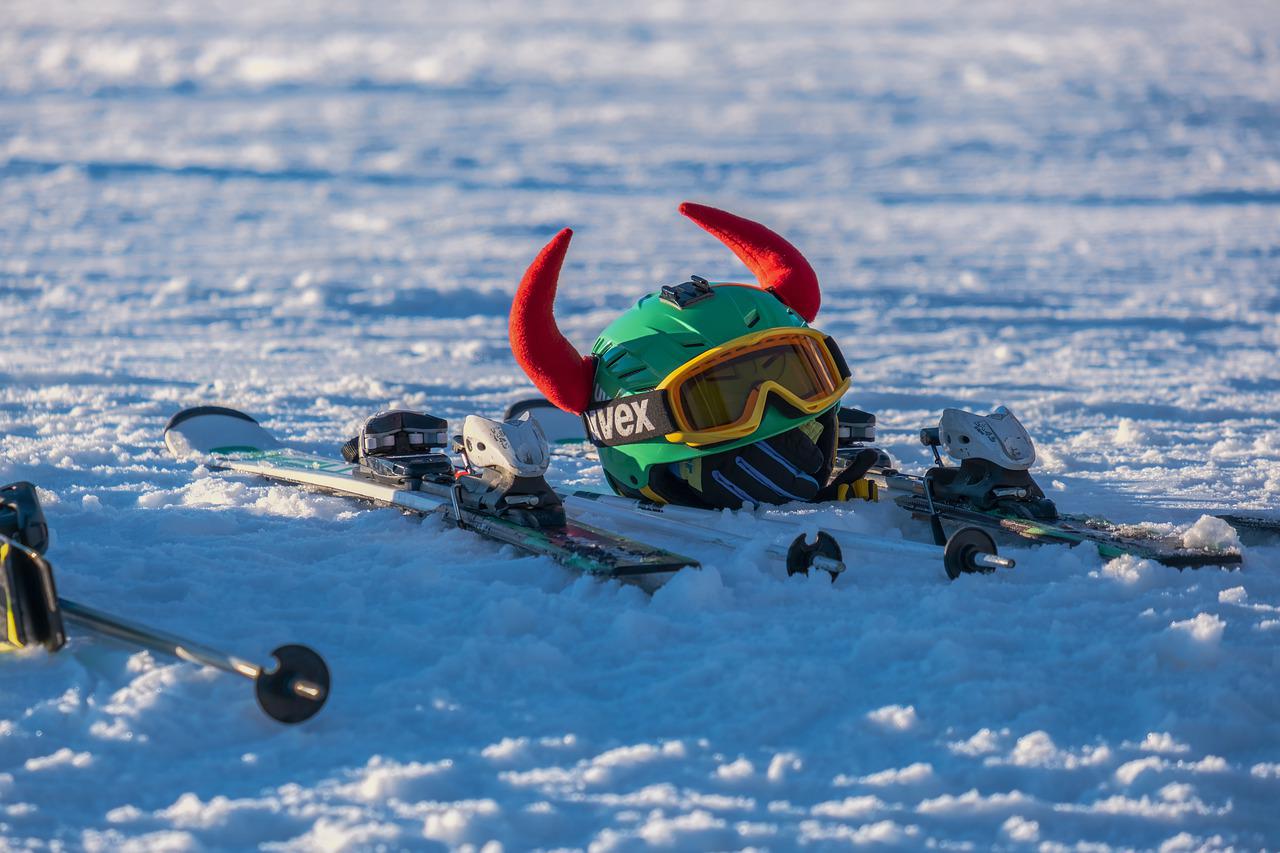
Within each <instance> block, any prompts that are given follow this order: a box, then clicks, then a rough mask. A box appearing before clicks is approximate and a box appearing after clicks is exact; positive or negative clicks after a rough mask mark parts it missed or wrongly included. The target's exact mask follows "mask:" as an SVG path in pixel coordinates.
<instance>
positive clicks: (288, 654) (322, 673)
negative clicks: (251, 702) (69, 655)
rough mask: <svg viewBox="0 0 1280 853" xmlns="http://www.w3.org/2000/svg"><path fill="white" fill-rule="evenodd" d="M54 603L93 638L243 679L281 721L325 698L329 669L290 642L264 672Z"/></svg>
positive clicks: (293, 719)
mask: <svg viewBox="0 0 1280 853" xmlns="http://www.w3.org/2000/svg"><path fill="white" fill-rule="evenodd" d="M58 605H59V608H60V609H61V611H62V615H63V616H64V617H65V618H66V619H67V621H70V622H75V623H77V624H79V625H82V626H84V627H85V628H89V629H90V630H93V631H96V632H98V633H99V634H104V635H106V636H108V637H114V638H115V639H118V640H124V641H125V642H127V643H132V644H134V645H137V646H141V647H143V648H145V649H151V650H153V651H157V652H161V653H163V654H167V655H170V656H172V657H175V658H178V659H179V660H185V661H190V662H192V663H198V664H203V665H204V666H212V667H214V668H216V669H220V670H222V671H223V672H230V673H234V674H235V675H240V676H243V677H245V678H247V679H249V680H250V681H252V682H253V686H254V693H255V695H256V696H257V698H258V704H259V705H260V706H261V707H262V710H263V711H265V712H266V713H267V714H268V715H269V716H271V717H272V718H273V719H275V720H279V721H280V722H282V723H300V722H302V721H303V720H306V719H310V718H311V717H312V716H314V715H315V714H316V712H317V711H319V710H320V709H321V708H323V707H324V703H325V700H326V699H328V698H329V668H328V667H327V666H326V665H325V662H324V659H323V658H321V657H320V655H318V654H316V653H315V652H314V651H312V650H311V649H309V648H307V647H306V646H301V645H296V644H292V643H291V644H289V645H284V646H281V647H280V648H278V649H276V650H275V651H274V652H272V653H271V656H272V657H273V658H275V660H276V664H277V665H276V667H275V669H273V670H271V671H267V670H265V669H263V668H262V667H260V666H258V665H257V664H255V663H251V662H249V661H246V660H243V659H241V658H238V657H235V656H233V655H229V654H227V653H226V652H222V651H218V650H217V649H212V648H209V647H208V646H203V645H201V644H199V643H195V642H192V641H190V640H187V639H183V638H182V637H177V636H174V635H172V634H166V633H164V632H162V631H156V630H153V629H151V628H144V627H142V626H139V625H133V624H130V623H129V622H126V621H124V620H122V619H119V618H117V617H115V616H111V615H109V614H107V613H103V612H102V611H100V610H95V609H94V608H92V607H88V606H87V605H84V604H80V603H78V602H75V601H68V600H67V599H65V598H59V599H58Z"/></svg>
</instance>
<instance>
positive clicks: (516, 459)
mask: <svg viewBox="0 0 1280 853" xmlns="http://www.w3.org/2000/svg"><path fill="white" fill-rule="evenodd" d="M462 452H463V456H465V457H466V460H467V464H468V465H470V466H472V467H473V468H496V469H497V470H499V471H504V472H507V473H510V474H514V475H515V476H517V477H540V476H542V475H543V474H544V473H546V470H547V465H549V464H550V462H551V448H550V447H549V446H548V445H547V437H546V436H545V435H544V434H543V432H542V427H540V426H538V422H537V421H536V420H534V419H533V417H532V416H531V415H530V414H529V413H528V412H525V413H524V414H522V415H521V416H520V417H518V418H516V419H514V420H510V421H491V420H489V419H488V418H482V417H480V416H479V415H467V419H466V420H465V421H464V422H463V424H462Z"/></svg>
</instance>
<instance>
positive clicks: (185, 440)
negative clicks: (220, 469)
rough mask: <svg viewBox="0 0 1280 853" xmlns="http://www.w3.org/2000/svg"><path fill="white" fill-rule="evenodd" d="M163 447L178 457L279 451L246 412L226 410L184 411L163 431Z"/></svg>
mask: <svg viewBox="0 0 1280 853" xmlns="http://www.w3.org/2000/svg"><path fill="white" fill-rule="evenodd" d="M164 445H165V447H166V448H168V450H169V452H170V453H171V454H173V455H174V456H175V457H177V458H179V459H182V458H185V457H187V456H193V455H204V454H209V453H226V452H231V451H247V450H268V449H270V448H273V447H279V446H280V442H278V441H276V439H275V437H274V436H272V435H271V433H269V432H267V431H266V430H265V429H263V428H262V427H261V426H260V425H259V424H258V422H257V421H256V420H254V419H253V418H251V417H250V416H249V415H246V414H245V413H244V412H240V411H236V410H235V409H228V408H226V407H225V406H193V407H192V408H189V409H183V410H182V411H180V412H178V413H177V414H176V415H174V416H173V417H171V418H169V422H168V423H167V424H165V427H164Z"/></svg>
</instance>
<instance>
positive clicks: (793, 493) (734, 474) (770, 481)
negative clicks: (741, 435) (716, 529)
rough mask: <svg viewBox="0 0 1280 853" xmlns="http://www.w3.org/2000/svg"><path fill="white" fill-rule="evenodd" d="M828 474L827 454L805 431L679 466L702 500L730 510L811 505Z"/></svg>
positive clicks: (791, 432)
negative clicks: (793, 502) (768, 506)
mask: <svg viewBox="0 0 1280 853" xmlns="http://www.w3.org/2000/svg"><path fill="white" fill-rule="evenodd" d="M827 470H829V469H828V465H827V460H826V457H825V455H824V454H823V452H822V451H821V450H820V449H819V448H818V446H817V445H816V444H815V443H814V442H813V441H812V440H811V439H810V438H809V437H808V436H807V435H805V433H804V431H803V430H801V429H793V430H789V431H788V432H784V433H783V434H782V435H775V436H774V437H773V438H768V439H765V440H764V441H759V442H756V443H755V444H749V445H747V446H745V447H739V448H737V449H736V450H727V451H725V452H723V453H717V454H715V455H713V456H704V457H702V458H700V459H692V460H689V461H687V462H681V463H679V466H678V474H679V476H680V478H681V479H683V480H684V481H685V482H687V483H688V484H689V485H690V486H691V487H692V488H693V489H694V491H696V492H697V493H698V494H699V496H700V497H701V498H702V500H703V501H705V502H706V503H707V504H709V505H711V506H713V507H721V508H727V509H738V508H740V507H741V506H742V505H743V504H752V505H755V504H784V503H790V502H791V501H812V500H814V499H815V498H816V497H817V495H818V492H819V490H820V489H821V488H822V485H823V484H822V483H820V482H819V480H820V479H823V480H825V478H826V473H825V472H826V471H827Z"/></svg>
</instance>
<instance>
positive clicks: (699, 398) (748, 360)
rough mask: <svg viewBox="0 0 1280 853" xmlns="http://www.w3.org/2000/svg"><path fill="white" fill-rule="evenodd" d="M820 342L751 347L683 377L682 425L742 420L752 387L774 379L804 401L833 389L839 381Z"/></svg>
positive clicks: (700, 426)
mask: <svg viewBox="0 0 1280 853" xmlns="http://www.w3.org/2000/svg"><path fill="white" fill-rule="evenodd" d="M821 346H822V345H821V344H820V343H819V342H818V341H815V340H814V339H812V338H808V337H801V338H797V339H793V340H790V341H785V342H779V343H776V344H773V345H772V346H766V347H764V348H762V349H755V350H750V351H747V352H743V353H741V354H739V355H736V356H732V357H730V358H729V359H728V360H726V361H723V362H721V363H719V364H715V365H712V366H710V367H708V368H707V369H705V370H703V371H701V372H699V373H697V374H696V375H694V376H690V377H688V378H686V379H685V380H684V381H683V382H682V383H681V384H680V388H679V394H680V404H681V406H680V407H681V409H682V410H683V412H684V415H685V419H686V420H687V421H688V424H687V425H686V429H691V430H698V431H704V430H714V429H720V428H723V427H727V426H732V425H734V424H736V423H737V422H739V421H740V420H742V419H743V418H744V417H745V416H746V415H747V414H748V411H749V409H750V407H751V404H752V401H753V399H754V395H755V392H756V390H757V389H758V388H759V387H760V386H761V385H762V384H764V383H766V382H770V381H772V382H776V383H777V384H778V385H780V386H782V387H783V388H785V389H787V390H788V391H789V392H791V393H792V394H794V395H795V396H796V397H798V398H800V399H801V400H804V401H806V402H811V401H814V400H818V399H821V398H823V397H826V396H828V395H830V394H832V393H833V392H834V391H835V390H836V388H837V387H838V384H839V379H838V378H837V377H836V376H834V375H833V374H832V372H831V370H830V368H829V367H828V365H827V358H826V357H825V353H823V352H822V350H821Z"/></svg>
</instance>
